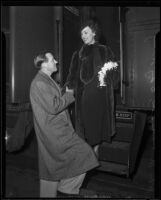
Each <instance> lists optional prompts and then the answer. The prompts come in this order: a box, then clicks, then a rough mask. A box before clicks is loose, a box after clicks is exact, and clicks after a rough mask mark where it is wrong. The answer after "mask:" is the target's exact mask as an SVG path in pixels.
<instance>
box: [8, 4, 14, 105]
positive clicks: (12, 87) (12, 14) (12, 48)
mask: <svg viewBox="0 0 161 200" xmlns="http://www.w3.org/2000/svg"><path fill="white" fill-rule="evenodd" d="M15 12H16V10H15V7H14V6H11V7H10V56H9V57H10V59H9V60H10V63H9V67H11V74H10V79H11V102H12V103H14V102H15Z"/></svg>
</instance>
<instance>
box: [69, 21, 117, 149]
mask: <svg viewBox="0 0 161 200" xmlns="http://www.w3.org/2000/svg"><path fill="white" fill-rule="evenodd" d="M99 35H100V29H99V27H98V24H96V23H94V22H93V21H92V20H89V21H87V22H85V23H84V24H83V25H82V27H81V39H82V40H83V42H84V44H83V46H82V47H81V49H80V50H78V51H76V52H74V54H73V57H72V60H71V66H70V71H69V75H68V77H67V81H66V84H65V86H68V87H69V88H73V89H74V90H75V96H76V103H75V105H76V132H77V133H78V134H79V135H80V136H81V137H83V138H84V139H85V140H86V141H87V142H88V143H89V144H90V145H91V146H93V147H94V149H95V150H96V151H97V147H98V145H99V144H100V143H101V142H103V141H106V142H110V140H111V136H112V135H114V133H115V122H114V95H113V89H114V85H115V84H116V83H117V82H118V73H117V72H116V71H114V70H111V71H110V72H108V73H107V75H106V87H102V88H101V87H99V80H98V72H99V71H100V70H101V67H103V65H104V63H105V62H107V61H113V60H114V56H113V53H112V52H111V50H110V48H107V47H106V46H104V45H101V44H100V43H99V42H98V38H99ZM116 77H117V78H116Z"/></svg>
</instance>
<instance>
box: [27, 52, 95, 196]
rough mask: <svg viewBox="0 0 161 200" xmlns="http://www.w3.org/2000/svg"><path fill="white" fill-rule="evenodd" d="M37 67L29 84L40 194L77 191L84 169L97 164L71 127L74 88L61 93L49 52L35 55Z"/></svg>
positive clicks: (91, 152)
mask: <svg viewBox="0 0 161 200" xmlns="http://www.w3.org/2000/svg"><path fill="white" fill-rule="evenodd" d="M34 64H35V66H36V68H38V69H39V71H38V73H37V74H36V76H35V78H34V79H33V81H32V83H31V86H30V101H31V106H32V111H33V119H34V128H35V133H36V138H37V142H38V158H39V177H40V197H56V196H57V193H64V194H67V195H78V194H79V190H80V187H81V185H82V183H83V180H84V178H85V175H86V172H87V171H89V170H91V169H93V168H95V167H97V166H98V165H99V163H98V161H97V158H96V157H95V154H94V152H93V150H92V148H91V147H90V146H89V145H88V144H87V143H86V142H85V141H84V140H82V139H81V138H80V137H79V136H78V135H77V134H76V132H75V130H74V129H73V126H72V123H71V120H70V116H69V113H68V110H67V107H68V105H69V104H71V103H72V102H74V100H75V98H74V96H73V90H71V89H68V87H66V91H65V93H64V94H62V93H61V88H60V87H59V85H58V84H57V83H56V81H54V80H53V79H52V78H51V74H52V73H56V72H57V61H56V60H55V59H54V57H53V55H52V54H51V53H45V54H41V55H38V56H37V57H36V58H35V59H34Z"/></svg>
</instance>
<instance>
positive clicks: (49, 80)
mask: <svg viewBox="0 0 161 200" xmlns="http://www.w3.org/2000/svg"><path fill="white" fill-rule="evenodd" d="M39 74H40V76H41V77H42V78H43V79H45V80H46V81H48V82H49V83H50V84H51V85H52V86H54V88H56V89H57V90H58V92H59V94H60V95H61V88H60V87H59V85H58V84H57V83H56V82H55V81H54V80H53V79H52V78H51V77H49V76H48V75H46V74H45V73H43V72H41V71H39Z"/></svg>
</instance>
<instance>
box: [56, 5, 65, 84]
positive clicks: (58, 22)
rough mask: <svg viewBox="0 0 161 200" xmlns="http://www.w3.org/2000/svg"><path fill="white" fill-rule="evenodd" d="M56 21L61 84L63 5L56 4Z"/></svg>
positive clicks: (61, 79)
mask: <svg viewBox="0 0 161 200" xmlns="http://www.w3.org/2000/svg"><path fill="white" fill-rule="evenodd" d="M54 12H55V23H56V47H57V59H58V62H59V78H60V84H61V85H62V81H63V33H62V32H63V7H62V6H55V8H54Z"/></svg>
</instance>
